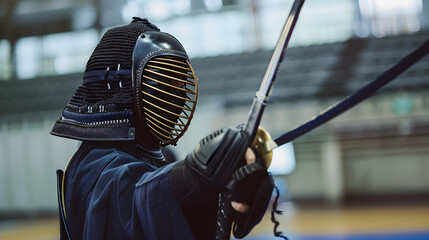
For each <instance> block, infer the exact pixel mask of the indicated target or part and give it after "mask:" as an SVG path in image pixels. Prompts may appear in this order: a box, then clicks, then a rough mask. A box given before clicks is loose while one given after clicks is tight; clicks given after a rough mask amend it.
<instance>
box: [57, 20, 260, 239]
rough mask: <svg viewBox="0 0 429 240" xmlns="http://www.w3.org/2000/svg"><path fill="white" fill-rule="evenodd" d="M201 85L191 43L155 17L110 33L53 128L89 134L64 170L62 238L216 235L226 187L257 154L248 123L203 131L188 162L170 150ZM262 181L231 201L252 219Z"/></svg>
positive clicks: (60, 183)
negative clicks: (166, 150)
mask: <svg viewBox="0 0 429 240" xmlns="http://www.w3.org/2000/svg"><path fill="white" fill-rule="evenodd" d="M197 91H198V79H197V77H196V75H195V72H194V70H193V68H192V66H191V64H190V61H189V58H188V56H187V54H186V52H185V50H184V48H183V46H182V45H181V44H180V42H179V41H178V40H177V39H176V38H174V37H173V36H171V35H169V34H167V33H164V32H161V31H160V30H159V28H158V27H156V26H155V25H154V24H152V23H150V22H149V21H148V20H146V19H141V18H133V21H132V22H131V23H130V24H128V25H126V26H122V27H116V28H113V29H110V30H108V31H107V32H106V33H105V34H104V36H103V37H102V39H101V41H100V42H99V44H98V45H97V46H96V48H95V50H94V52H93V53H92V55H91V56H90V58H89V60H88V62H87V65H86V69H85V73H84V76H83V82H82V85H81V86H79V87H78V89H77V90H76V92H75V94H74V95H73V96H72V98H71V100H70V101H69V102H68V104H67V106H66V107H65V109H64V111H63V113H62V116H61V117H60V118H59V119H58V120H57V122H56V123H55V125H54V127H53V129H52V132H51V133H52V134H53V135H56V136H60V137H66V138H71V139H76V140H80V141H82V144H81V145H80V147H79V149H78V150H77V152H76V153H75V154H74V155H73V157H72V158H71V159H70V161H69V162H68V164H67V166H66V168H65V170H64V173H63V172H62V171H61V170H58V171H57V175H58V193H59V196H58V199H59V208H60V229H61V239H73V240H75V239H90V240H97V239H214V235H215V232H216V221H217V220H216V215H217V209H218V198H219V193H220V192H221V191H222V189H223V188H224V186H225V185H226V184H227V182H228V181H229V180H230V179H231V176H232V173H233V171H234V170H236V169H238V168H240V167H242V166H245V165H249V164H252V163H256V162H255V158H256V157H255V154H254V151H252V150H250V148H247V147H245V146H248V145H246V141H247V140H246V137H245V136H244V135H243V133H242V131H241V127H240V126H238V127H228V128H223V129H220V130H218V131H216V132H214V133H212V134H210V135H209V136H207V137H205V138H203V139H202V140H201V141H200V142H199V143H198V145H197V147H196V148H195V150H194V151H192V152H191V153H189V154H188V155H187V157H186V158H185V159H184V160H183V161H177V162H168V161H167V160H166V159H165V158H164V156H163V155H162V153H161V149H162V147H163V146H166V145H169V144H175V143H176V142H177V140H178V139H179V138H180V137H181V136H182V135H183V134H184V132H185V131H186V130H187V128H188V126H189V124H190V121H191V119H192V116H193V114H194V111H195V108H196V103H197ZM237 156H240V157H237ZM242 156H245V157H244V159H243V157H242ZM256 159H258V158H256ZM252 184H253V185H252V186H251V187H250V189H251V190H249V189H248V188H249V187H247V188H246V187H241V189H242V191H241V192H242V193H241V194H240V193H239V192H240V191H237V194H236V195H237V197H236V198H235V200H236V201H234V202H232V203H231V204H232V205H233V208H234V209H235V210H236V211H237V213H240V214H242V215H243V216H244V218H249V216H246V213H247V212H250V211H249V209H250V210H251V208H252V201H253V200H252V199H253V198H254V196H255V194H256V193H255V192H254V190H253V189H255V186H257V185H254V183H252ZM256 184H258V183H256ZM243 185H246V184H243ZM256 189H257V187H256ZM263 208H266V206H263ZM259 220H260V219H259ZM253 226H254V224H253V225H252V226H251V227H250V229H249V231H250V230H251V228H253Z"/></svg>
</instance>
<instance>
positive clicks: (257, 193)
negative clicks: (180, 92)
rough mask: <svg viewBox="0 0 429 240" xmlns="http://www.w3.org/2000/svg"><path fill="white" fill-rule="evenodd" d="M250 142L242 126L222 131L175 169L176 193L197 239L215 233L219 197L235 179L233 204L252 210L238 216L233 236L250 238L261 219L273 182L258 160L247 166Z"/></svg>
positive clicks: (205, 139)
mask: <svg viewBox="0 0 429 240" xmlns="http://www.w3.org/2000/svg"><path fill="white" fill-rule="evenodd" d="M250 141H251V139H249V137H248V136H247V134H246V133H245V132H244V131H243V129H242V127H241V126H239V127H235V128H223V129H220V130H218V131H216V132H214V133H212V134H210V135H208V136H207V137H205V138H203V139H202V140H201V141H200V142H199V143H198V145H197V147H196V148H195V149H194V151H192V152H191V153H189V154H188V155H187V156H186V158H185V160H184V161H181V162H178V163H177V164H176V165H175V166H174V167H173V168H172V170H171V185H172V189H173V193H174V194H175V196H176V197H177V198H178V199H179V202H180V203H181V206H182V209H183V210H184V213H185V217H186V218H187V221H188V223H189V225H190V227H191V230H192V232H193V234H194V237H195V238H197V239H198V238H200V237H201V238H203V236H205V239H207V236H211V233H214V231H215V226H216V214H217V206H218V202H217V200H218V194H219V192H222V191H223V189H224V187H225V185H226V184H227V183H228V182H230V181H231V179H233V178H235V182H236V187H235V191H236V193H235V194H234V197H233V198H232V200H235V201H237V202H242V203H246V204H248V205H249V206H250V211H248V212H247V213H244V214H237V215H236V217H235V220H234V221H235V223H234V225H235V227H234V235H236V237H238V236H245V235H247V234H248V233H249V232H250V230H251V229H252V228H253V227H254V226H255V225H256V224H257V223H259V221H260V220H261V219H262V217H263V214H264V212H265V209H266V207H267V205H268V202H269V199H270V197H271V192H272V189H273V181H272V178H271V176H269V175H268V173H267V172H266V168H265V164H263V163H261V161H260V159H259V158H257V161H256V162H255V163H251V164H249V165H246V162H245V160H244V158H243V156H244V154H245V152H246V150H247V148H248V146H249V145H250ZM258 159H259V160H258ZM261 193H262V194H261ZM204 220H206V221H204ZM207 221H208V222H207ZM204 228H205V229H204ZM207 228H209V229H207ZM204 232H205V234H204ZM208 233H210V234H208ZM198 234H200V235H199V236H200V237H198Z"/></svg>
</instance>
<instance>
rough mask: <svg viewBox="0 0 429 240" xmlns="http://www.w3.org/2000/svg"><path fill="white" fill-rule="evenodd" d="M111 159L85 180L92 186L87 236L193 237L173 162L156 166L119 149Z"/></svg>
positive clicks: (98, 237)
mask: <svg viewBox="0 0 429 240" xmlns="http://www.w3.org/2000/svg"><path fill="white" fill-rule="evenodd" d="M106 157H108V158H110V157H111V158H110V159H111V160H110V161H109V163H107V165H105V166H104V168H103V169H102V170H101V172H100V175H99V177H98V179H97V180H96V181H95V182H94V183H93V184H91V183H90V182H88V183H81V184H80V185H81V186H85V184H87V186H86V188H91V190H89V191H88V193H87V195H86V196H84V198H86V201H85V202H86V206H85V207H84V209H86V211H85V213H84V214H83V215H84V216H83V218H84V224H83V226H84V227H83V238H84V239H91V240H94V239H157V240H158V239H187V240H188V239H193V236H192V233H191V231H190V229H189V226H188V224H187V222H186V219H185V217H184V215H183V212H182V209H181V207H180V204H179V202H178V201H177V200H176V199H175V198H174V196H173V193H172V191H171V186H170V174H169V172H170V169H171V167H172V164H170V165H166V166H164V167H161V168H154V167H153V166H151V165H149V164H147V163H144V162H141V161H136V160H134V158H133V157H132V156H130V155H128V154H125V153H121V152H117V151H115V152H113V153H109V154H108V156H106ZM96 165H97V164H96ZM101 165H104V164H101ZM81 170H83V171H85V170H84V169H81ZM91 185H92V186H91ZM70 204H71V205H73V203H70ZM66 207H67V204H66ZM75 210H77V211H81V210H82V208H80V207H77V208H76V209H75ZM70 211H73V209H72V210H70V209H69V211H68V212H70ZM70 213H71V212H70Z"/></svg>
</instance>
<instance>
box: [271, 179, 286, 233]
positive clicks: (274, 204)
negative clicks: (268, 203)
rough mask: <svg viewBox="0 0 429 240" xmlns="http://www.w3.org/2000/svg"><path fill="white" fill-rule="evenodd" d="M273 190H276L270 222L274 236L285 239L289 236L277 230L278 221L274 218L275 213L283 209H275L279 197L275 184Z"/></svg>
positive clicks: (280, 212) (279, 212)
mask: <svg viewBox="0 0 429 240" xmlns="http://www.w3.org/2000/svg"><path fill="white" fill-rule="evenodd" d="M274 188H275V190H276V198H275V199H274V202H273V208H272V210H271V222H273V223H274V236H276V237H279V238H282V239H285V240H289V238H287V237H286V236H285V235H283V233H282V232H280V231H277V227H278V226H279V224H280V223H279V222H278V221H277V220H276V216H275V215H276V214H282V213H283V211H280V210H277V203H278V201H279V198H280V191H279V188H278V187H277V186H274Z"/></svg>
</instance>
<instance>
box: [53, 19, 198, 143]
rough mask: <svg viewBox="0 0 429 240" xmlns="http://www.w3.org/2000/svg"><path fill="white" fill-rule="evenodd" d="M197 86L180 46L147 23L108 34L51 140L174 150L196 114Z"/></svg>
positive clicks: (192, 71) (97, 49)
mask: <svg viewBox="0 0 429 240" xmlns="http://www.w3.org/2000/svg"><path fill="white" fill-rule="evenodd" d="M197 96H198V80H197V77H196V75H195V72H194V70H193V68H192V66H191V64H190V61H189V57H188V55H187V54H186V51H185V49H184V48H183V46H182V45H181V43H180V42H179V41H178V40H177V39H176V38H175V37H173V36H172V35H170V34H168V33H164V32H160V30H159V28H157V27H156V26H155V25H153V24H152V23H150V22H149V21H148V20H147V19H141V18H133V21H132V22H131V23H130V24H128V25H126V26H122V27H117V28H113V29H110V30H108V31H107V32H106V33H105V34H104V36H103V37H102V39H101V41H100V43H99V44H98V45H97V47H96V48H95V50H94V52H93V53H92V55H91V57H90V58H89V60H88V63H87V65H86V69H85V73H84V76H83V82H82V85H81V86H80V87H78V89H77V90H76V92H75V94H74V95H73V97H72V98H71V100H70V101H69V103H68V104H67V106H66V107H65V109H64V111H63V113H62V116H61V117H60V118H59V119H58V120H57V122H56V123H55V125H54V127H53V129H52V131H51V134H53V135H57V136H61V137H66V138H72V139H77V140H89V141H116V140H125V141H132V140H138V141H139V142H141V143H144V145H146V146H148V147H152V148H157V147H160V146H165V145H168V144H175V143H176V142H177V141H178V139H179V138H180V137H181V136H182V135H183V134H184V132H185V131H186V130H187V128H188V126H189V124H190V122H191V120H192V118H193V114H194V112H195V108H196V103H197Z"/></svg>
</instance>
